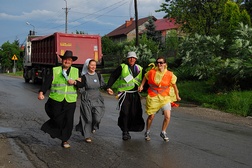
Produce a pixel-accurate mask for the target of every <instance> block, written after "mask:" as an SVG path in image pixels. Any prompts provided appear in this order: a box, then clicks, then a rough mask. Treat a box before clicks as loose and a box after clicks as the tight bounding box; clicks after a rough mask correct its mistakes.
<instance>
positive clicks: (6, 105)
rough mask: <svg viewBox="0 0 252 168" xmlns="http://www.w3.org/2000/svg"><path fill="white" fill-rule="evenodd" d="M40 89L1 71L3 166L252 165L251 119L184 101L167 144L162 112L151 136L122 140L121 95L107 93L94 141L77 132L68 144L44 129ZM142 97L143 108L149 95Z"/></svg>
mask: <svg viewBox="0 0 252 168" xmlns="http://www.w3.org/2000/svg"><path fill="white" fill-rule="evenodd" d="M38 88H39V86H38V85H33V84H26V83H24V80H23V79H22V78H14V77H8V76H5V75H2V74H0V149H1V153H0V168H12V167H13V168H14V167H15V168H19V167H20V168H21V167H22V168H24V167H27V168H32V167H38V168H40V167H41V168H44V167H45V168H47V167H50V168H59V167H60V168H77V167H89V168H90V167H91V168H92V167H97V168H100V167H104V168H105V167H106V168H107V167H109V168H127V167H139V168H145V167H150V168H198V167H204V168H216V167H221V168H224V167H228V168H251V167H252V160H251V158H252V143H251V140H252V119H251V118H244V117H239V116H234V115H231V114H227V113H223V112H220V111H216V110H212V109H205V108H200V107H196V106H191V105H186V104H181V107H179V108H174V109H173V111H172V119H171V122H170V125H169V127H168V130H167V132H168V136H169V138H170V141H169V142H168V143H167V142H164V141H163V140H162V139H161V137H160V136H159V134H160V130H161V124H162V119H163V116H162V114H161V113H158V114H157V115H156V117H155V119H154V122H153V125H152V128H151V141H149V142H146V141H145V140H144V131H143V132H138V133H131V136H132V139H131V140H129V141H123V140H122V139H121V131H120V129H119V127H118V126H117V118H118V111H117V110H116V105H117V100H116V99H115V97H114V96H109V95H107V94H104V98H105V103H106V104H105V105H106V112H105V115H104V118H103V119H102V123H101V128H100V129H99V130H98V131H97V132H96V133H95V134H94V135H93V142H92V143H91V144H88V143H85V142H84V140H83V137H82V136H81V135H80V134H79V133H78V132H76V131H73V135H72V137H71V139H70V141H69V142H70V144H71V148H70V149H63V148H62V147H61V146H60V140H57V139H51V138H50V136H49V135H47V134H45V133H43V132H42V131H41V130H40V127H41V125H42V124H43V123H44V122H45V121H46V120H47V119H48V117H47V115H46V113H45V112H44V104H45V102H46V100H43V101H39V100H38V99H37V91H38ZM181 97H182V98H183V95H181ZM46 99H47V98H46ZM142 102H143V107H144V102H145V100H144V99H143V101H142ZM79 104H80V102H79V101H78V103H77V109H76V112H75V124H77V123H78V118H79ZM144 118H145V119H146V114H144Z"/></svg>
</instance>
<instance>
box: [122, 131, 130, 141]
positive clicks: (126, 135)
mask: <svg viewBox="0 0 252 168" xmlns="http://www.w3.org/2000/svg"><path fill="white" fill-rule="evenodd" d="M122 139H123V140H124V141H127V140H129V139H131V136H130V134H129V132H123V133H122Z"/></svg>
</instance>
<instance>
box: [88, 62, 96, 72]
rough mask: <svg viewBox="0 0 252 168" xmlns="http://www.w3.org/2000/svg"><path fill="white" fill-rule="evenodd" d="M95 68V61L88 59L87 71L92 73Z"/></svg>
mask: <svg viewBox="0 0 252 168" xmlns="http://www.w3.org/2000/svg"><path fill="white" fill-rule="evenodd" d="M95 70H96V62H95V61H90V62H89V64H88V72H89V73H94V72H95Z"/></svg>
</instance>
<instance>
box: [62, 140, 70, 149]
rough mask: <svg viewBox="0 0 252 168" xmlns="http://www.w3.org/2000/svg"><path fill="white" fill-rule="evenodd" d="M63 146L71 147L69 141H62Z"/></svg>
mask: <svg viewBox="0 0 252 168" xmlns="http://www.w3.org/2000/svg"><path fill="white" fill-rule="evenodd" d="M61 146H62V147H63V148H70V144H69V143H68V142H67V141H65V142H62V143H61Z"/></svg>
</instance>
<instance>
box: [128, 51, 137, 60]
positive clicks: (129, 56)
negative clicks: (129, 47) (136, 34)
mask: <svg viewBox="0 0 252 168" xmlns="http://www.w3.org/2000/svg"><path fill="white" fill-rule="evenodd" d="M131 57H133V58H136V59H137V56H136V53H135V52H134V51H130V52H128V55H127V58H131Z"/></svg>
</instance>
